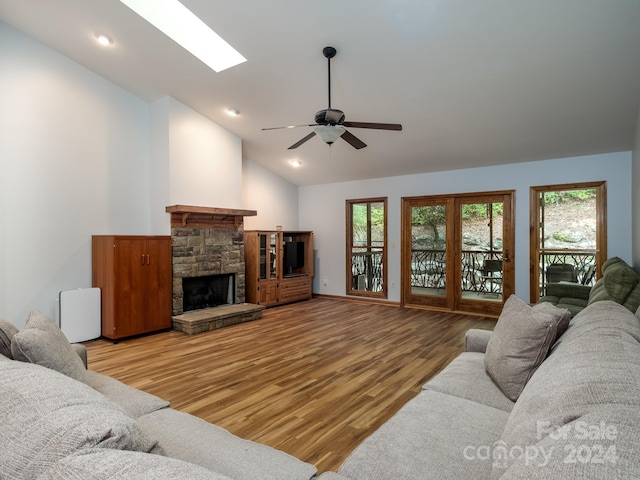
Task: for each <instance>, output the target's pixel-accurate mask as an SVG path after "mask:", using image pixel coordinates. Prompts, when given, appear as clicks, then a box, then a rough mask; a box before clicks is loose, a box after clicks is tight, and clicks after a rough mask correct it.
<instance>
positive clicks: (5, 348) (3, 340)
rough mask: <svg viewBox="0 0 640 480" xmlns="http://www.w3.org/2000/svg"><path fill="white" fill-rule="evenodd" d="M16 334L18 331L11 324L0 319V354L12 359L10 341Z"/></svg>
mask: <svg viewBox="0 0 640 480" xmlns="http://www.w3.org/2000/svg"><path fill="white" fill-rule="evenodd" d="M16 333H18V329H17V328H16V326H15V325H13V324H12V323H9V322H7V321H6V320H2V319H1V318H0V354H2V355H4V356H5V357H7V358H11V359H13V355H12V354H11V339H12V338H13V336H14V335H15V334H16Z"/></svg>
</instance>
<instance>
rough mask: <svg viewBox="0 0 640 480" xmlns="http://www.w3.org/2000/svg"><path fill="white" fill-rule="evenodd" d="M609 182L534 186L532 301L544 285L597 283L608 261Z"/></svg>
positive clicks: (535, 299) (542, 290) (532, 197)
mask: <svg viewBox="0 0 640 480" xmlns="http://www.w3.org/2000/svg"><path fill="white" fill-rule="evenodd" d="M606 205H607V201H606V183H605V182H591V183H575V184H565V185H547V186H540V187H531V190H530V207H531V213H530V216H531V220H530V222H531V225H530V232H531V238H530V247H531V250H530V255H531V278H530V286H531V294H530V297H531V302H536V301H538V299H539V298H540V297H541V296H543V295H544V294H545V289H546V285H547V284H548V283H556V282H572V283H579V284H582V285H593V283H594V282H595V280H596V279H597V278H599V277H600V268H601V267H602V264H603V263H604V261H605V260H606V259H607V216H606V210H607V207H606Z"/></svg>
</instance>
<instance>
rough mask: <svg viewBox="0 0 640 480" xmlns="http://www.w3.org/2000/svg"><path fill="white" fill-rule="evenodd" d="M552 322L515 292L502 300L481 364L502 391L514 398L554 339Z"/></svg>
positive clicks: (517, 395)
mask: <svg viewBox="0 0 640 480" xmlns="http://www.w3.org/2000/svg"><path fill="white" fill-rule="evenodd" d="M555 337H556V322H555V321H554V319H553V316H552V315H550V314H549V313H547V312H545V311H542V310H540V309H539V310H534V309H533V308H532V307H531V306H529V305H527V304H526V303H524V302H523V301H522V300H520V299H519V298H518V297H516V296H515V295H511V296H510V297H509V298H508V299H507V301H506V302H505V304H504V307H503V309H502V313H501V314H500V317H499V318H498V322H497V323H496V326H495V328H494V331H493V335H491V338H490V339H489V343H488V344H487V351H486V354H485V357H484V365H485V368H486V370H487V373H488V374H489V375H490V376H491V378H492V379H493V380H494V381H495V382H496V384H497V385H498V387H500V390H502V393H504V394H505V395H506V396H507V398H509V399H510V400H512V401H514V402H515V401H516V400H517V399H518V397H519V396H520V393H521V392H522V390H523V389H524V387H525V385H526V384H527V382H528V381H529V379H530V378H531V376H532V375H533V373H534V372H535V371H536V369H537V368H538V367H539V366H540V364H541V363H542V362H543V361H544V359H545V358H546V356H547V353H548V352H549V349H550V348H551V345H553V342H554V341H555Z"/></svg>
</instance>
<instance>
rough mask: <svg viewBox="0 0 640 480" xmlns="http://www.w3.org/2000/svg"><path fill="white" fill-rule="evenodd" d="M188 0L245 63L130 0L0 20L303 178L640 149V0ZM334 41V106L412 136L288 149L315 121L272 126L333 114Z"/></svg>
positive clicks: (364, 135) (65, 1)
mask: <svg viewBox="0 0 640 480" xmlns="http://www.w3.org/2000/svg"><path fill="white" fill-rule="evenodd" d="M183 3H184V4H185V6H187V7H188V8H190V9H191V10H192V11H193V12H194V13H196V14H197V15H198V16H199V17H200V18H201V19H202V20H203V21H204V22H206V23H207V24H208V25H209V26H211V27H212V28H213V29H214V30H215V31H216V32H217V33H218V34H220V35H221V36H222V37H223V38H224V39H226V40H227V41H228V42H229V43H230V44H231V45H233V46H234V47H235V48H236V49H237V50H238V51H239V52H240V53H241V54H242V55H244V56H245V57H246V58H247V62H245V63H243V64H240V65H238V66H236V67H233V68H230V69H228V70H225V71H222V72H220V73H215V72H213V71H212V70H210V69H209V68H207V67H206V66H205V65H204V64H202V63H201V62H200V61H199V60H197V59H196V58H195V57H193V56H191V54H189V53H187V52H186V51H184V50H183V49H182V48H181V47H179V46H178V45H177V44H175V43H174V42H173V41H172V40H170V39H168V38H167V37H165V36H164V35H163V34H162V33H160V32H159V31H158V30H156V29H155V28H154V27H153V26H151V25H150V24H148V23H146V22H145V21H144V20H142V19H141V18H140V17H138V16H137V15H136V14H135V13H134V12H133V11H131V10H130V9H129V8H127V7H126V6H125V5H123V4H122V3H121V2H120V1H118V0H92V1H87V0H29V1H28V2H25V0H0V19H1V20H2V21H4V22H6V23H8V24H10V25H12V26H14V27H16V28H18V29H19V30H22V31H24V32H25V33H27V34H29V35H31V36H33V37H35V38H36V39H38V40H40V41H42V42H44V43H45V44H48V45H49V46H51V47H52V48H53V49H55V50H58V51H59V52H61V53H63V54H64V55H66V56H68V57H69V58H71V59H73V60H75V61H76V62H78V63H80V64H82V65H84V66H86V67H87V68H89V69H91V70H93V71H95V72H96V73H98V74H99V75H101V76H103V77H105V78H107V79H108V80H110V81H112V82H114V83H116V84H118V85H120V86H121V87H123V88H125V89H126V90H129V91H131V92H132V93H134V94H135V95H137V96H139V97H141V98H143V99H145V100H147V101H154V100H156V99H158V98H161V97H163V96H165V95H169V96H171V97H174V98H175V99H177V100H179V101H180V102H182V103H184V104H186V105H188V106H190V107H191V108H193V109H194V110H196V111H198V112H200V113H201V114H203V115H205V116H206V117H208V118H210V119H211V120H213V121H214V122H216V123H218V124H220V125H222V126H223V127H224V128H226V129H228V130H229V131H231V132H233V133H235V134H237V135H238V136H239V137H241V138H242V141H243V156H244V158H246V159H249V160H252V161H254V162H256V163H258V164H261V165H263V166H264V167H265V168H267V169H269V170H272V171H273V172H275V173H277V174H278V175H280V176H282V177H284V178H285V179H287V180H289V181H290V182H292V183H294V184H298V185H309V184H318V183H327V182H336V181H346V180H357V179H363V178H374V177H386V176H393V175H403V174H412V173H420V172H431V171H441V170H448V169H459V168H468V167H475V166H483V165H499V164H505V163H515V162H524V161H531V160H541V159H548V158H560V157H568V156H578V155H587V154H594V153H602V152H614V151H624V150H631V149H632V147H633V141H634V131H635V127H636V122H637V119H638V112H639V108H640V61H639V60H640V53H639V52H640V1H638V0H536V1H525V0H482V1H478V0H393V1H392V0H386V1H384V0H348V1H344V0H342V1H337V0H324V1H322V2H311V1H301V0H272V1H264V0H244V1H242V0H241V1H233V2H232V1H222V0H183ZM97 32H104V33H106V34H108V35H109V36H111V37H112V38H113V39H114V44H113V45H112V46H111V48H108V49H105V48H101V47H99V46H98V45H97V44H96V42H95V34H96V33H97ZM329 45H330V46H333V47H335V48H336V49H337V51H338V53H337V55H336V57H335V58H334V59H333V61H332V71H331V73H332V80H333V82H332V106H333V107H334V108H339V109H341V110H343V111H344V112H345V114H346V117H347V120H348V121H362V122H387V123H401V124H402V125H403V130H402V131H401V132H396V131H379V130H368V129H355V128H354V129H350V131H351V133H353V134H355V135H356V136H357V137H359V138H360V139H362V140H363V141H364V142H365V143H366V144H367V145H368V146H367V147H366V148H363V149H361V150H356V149H354V148H353V147H351V146H350V145H349V144H348V143H347V142H345V141H342V140H339V141H337V142H336V143H334V144H333V145H332V146H331V147H329V146H328V145H326V144H324V143H323V142H322V141H321V140H320V138H318V137H314V138H312V139H311V140H309V141H308V142H306V143H305V144H303V145H302V146H300V147H299V148H297V149H295V150H288V149H287V147H289V146H290V145H292V144H293V143H295V142H296V141H297V140H299V139H300V138H302V137H304V136H305V135H307V134H308V133H310V132H311V131H312V127H299V128H292V129H282V130H272V131H262V130H261V129H262V128H263V127H274V126H285V125H300V124H308V123H313V122H314V114H315V112H316V111H318V110H321V109H323V108H326V107H327V61H326V59H325V58H324V56H323V55H322V49H323V47H325V46H329ZM3 47H7V46H6V45H5V46H3ZM9 48H10V46H9ZM229 108H233V109H236V110H239V111H240V115H239V116H237V117H231V116H229V115H228V114H227V113H226V111H227V109H229ZM293 159H297V160H299V161H301V162H302V166H301V167H300V168H292V167H291V165H290V161H291V160H293Z"/></svg>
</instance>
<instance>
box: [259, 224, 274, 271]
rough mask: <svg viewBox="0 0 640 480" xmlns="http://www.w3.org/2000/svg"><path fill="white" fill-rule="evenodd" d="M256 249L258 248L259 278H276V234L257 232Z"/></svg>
mask: <svg viewBox="0 0 640 480" xmlns="http://www.w3.org/2000/svg"><path fill="white" fill-rule="evenodd" d="M258 249H259V250H260V252H259V255H260V261H259V266H260V271H259V273H258V279H259V280H276V279H277V278H278V263H277V254H278V234H277V233H259V234H258Z"/></svg>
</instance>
